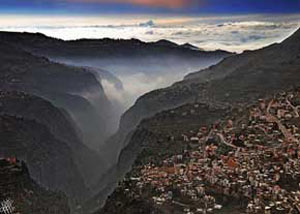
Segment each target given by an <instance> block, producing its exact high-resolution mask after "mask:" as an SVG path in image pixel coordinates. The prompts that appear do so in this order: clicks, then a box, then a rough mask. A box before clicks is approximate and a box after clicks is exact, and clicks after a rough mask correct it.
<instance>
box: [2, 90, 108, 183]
mask: <svg viewBox="0 0 300 214" xmlns="http://www.w3.org/2000/svg"><path fill="white" fill-rule="evenodd" d="M0 112H1V113H2V114H3V113H5V114H9V115H14V116H18V117H22V118H24V119H28V120H34V121H36V122H38V123H40V124H42V125H45V126H46V127H47V128H48V130H49V131H50V132H51V133H52V135H53V136H55V138H57V139H58V140H60V141H63V142H64V143H66V144H67V145H68V146H69V147H70V148H71V150H72V154H71V155H72V157H73V160H74V161H75V163H76V165H77V167H78V168H79V170H80V172H81V173H82V175H83V177H84V179H85V181H86V183H87V185H91V184H92V183H94V181H95V180H97V179H99V171H101V170H102V169H101V166H99V169H97V168H94V167H92V166H93V165H94V163H103V160H102V159H101V158H100V157H99V155H98V154H96V153H95V152H94V151H92V150H90V149H88V148H87V147H86V146H85V145H84V144H83V143H82V141H81V139H80V138H79V137H78V133H77V132H76V130H77V129H78V128H77V127H75V124H74V122H73V121H72V119H71V117H70V116H69V115H68V113H67V112H66V111H64V110H63V109H58V108H56V107H55V106H53V105H52V104H51V103H50V102H48V101H45V100H43V99H41V98H39V97H36V96H33V95H29V94H26V93H22V92H15V91H12V92H5V91H0Z"/></svg>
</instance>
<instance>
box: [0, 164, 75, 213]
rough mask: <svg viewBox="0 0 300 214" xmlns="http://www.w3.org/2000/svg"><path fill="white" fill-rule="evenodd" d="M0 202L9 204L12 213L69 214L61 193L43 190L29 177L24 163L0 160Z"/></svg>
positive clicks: (64, 197)
mask: <svg viewBox="0 0 300 214" xmlns="http://www.w3.org/2000/svg"><path fill="white" fill-rule="evenodd" d="M0 177H1V180H0V202H1V203H3V202H4V203H5V202H11V204H9V205H10V206H8V208H9V209H11V210H13V213H24V214H41V213H43V214H50V213H57V214H70V213H71V212H70V209H69V206H68V199H67V197H66V196H65V195H64V194H63V193H58V192H53V191H49V190H45V189H44V188H42V187H41V186H39V185H38V184H37V183H36V182H35V181H34V180H33V179H32V178H31V177H30V174H29V172H28V169H27V167H26V165H25V163H24V162H19V161H18V160H17V161H16V162H10V161H8V160H5V159H0Z"/></svg>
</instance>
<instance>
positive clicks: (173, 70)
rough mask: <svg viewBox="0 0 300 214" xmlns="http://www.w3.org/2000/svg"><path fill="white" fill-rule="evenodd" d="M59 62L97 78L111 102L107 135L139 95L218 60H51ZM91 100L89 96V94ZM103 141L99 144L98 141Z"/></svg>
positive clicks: (161, 86) (158, 58)
mask: <svg viewBox="0 0 300 214" xmlns="http://www.w3.org/2000/svg"><path fill="white" fill-rule="evenodd" d="M54 60H55V61H59V62H61V63H65V64H69V65H75V66H81V67H85V68H88V69H89V71H91V72H93V73H94V74H95V75H96V77H97V78H98V80H99V82H101V85H102V87H103V89H104V92H105V94H106V96H107V98H108V99H109V101H110V102H111V105H112V109H111V110H112V111H113V115H109V117H110V121H111V122H110V124H109V126H110V127H108V128H107V129H108V133H114V132H115V131H116V130H117V128H118V124H119V119H120V117H121V115H122V114H123V113H124V112H125V111H126V110H127V109H128V108H130V106H132V105H133V104H134V102H135V101H136V100H137V99H138V98H139V97H140V96H142V95H144V94H145V93H147V92H150V91H152V90H155V89H159V88H164V87H167V86H170V85H172V84H173V83H175V82H177V81H180V80H182V79H183V77H184V76H185V75H186V74H188V73H191V72H194V71H198V70H201V69H203V68H206V67H208V66H210V65H213V64H216V63H217V62H219V61H220V58H217V57H216V58H209V59H199V58H198V59H193V58H191V59H187V58H184V59H181V58H179V57H172V56H165V57H161V56H160V57H155V56H151V57H149V56H147V57H143V58H141V57H136V58H111V59H84V58H82V59H78V58H76V59H66V58H64V59H62V58H58V59H54ZM89 97H93V95H89ZM102 142H103V141H102Z"/></svg>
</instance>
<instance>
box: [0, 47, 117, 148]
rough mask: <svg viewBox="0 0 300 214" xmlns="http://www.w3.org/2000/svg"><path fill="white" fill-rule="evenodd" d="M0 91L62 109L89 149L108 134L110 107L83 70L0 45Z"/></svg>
mask: <svg viewBox="0 0 300 214" xmlns="http://www.w3.org/2000/svg"><path fill="white" fill-rule="evenodd" d="M0 88H1V89H3V90H18V91H26V92H28V93H32V94H36V95H38V96H41V97H43V98H46V99H48V100H50V101H51V102H52V103H53V104H54V105H56V106H58V107H62V108H64V109H65V110H67V111H68V112H69V114H70V115H71V116H72V118H73V119H74V120H75V122H76V123H77V125H78V126H79V127H80V130H81V131H82V134H83V138H84V142H85V143H86V144H87V145H88V146H89V147H91V148H95V147H96V148H98V146H99V144H100V143H101V140H103V139H104V138H105V137H107V136H108V134H109V127H108V126H109V124H110V118H109V117H107V115H110V114H111V113H110V103H109V101H108V100H107V98H106V96H105V94H104V91H103V88H102V86H101V85H100V83H99V82H98V81H97V79H96V78H95V76H94V75H93V74H92V73H90V72H88V71H87V70H86V69H84V68H76V67H72V66H66V65H62V64H58V63H52V62H50V61H49V60H47V59H46V58H41V57H36V56H33V55H32V54H30V53H27V52H25V51H22V50H21V49H20V48H14V46H12V45H8V44H7V43H1V44H0Z"/></svg>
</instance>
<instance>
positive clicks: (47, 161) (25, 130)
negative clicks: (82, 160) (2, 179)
mask: <svg viewBox="0 0 300 214" xmlns="http://www.w3.org/2000/svg"><path fill="white" fill-rule="evenodd" d="M0 136H1V139H0V145H1V150H0V152H1V154H0V155H1V156H2V157H17V158H18V159H21V160H24V161H26V162H27V163H28V168H29V171H30V172H31V175H32V177H33V178H34V179H35V180H36V181H38V182H39V183H40V184H42V185H43V186H45V187H47V188H50V189H52V190H60V191H64V192H65V193H66V194H67V195H68V196H70V197H71V198H73V199H75V200H83V199H84V198H85V197H86V196H87V195H88V193H89V192H88V190H87V188H86V186H85V184H84V181H83V179H82V176H81V174H80V172H79V170H78V169H77V167H76V165H75V164H74V160H73V157H72V150H71V149H70V147H69V146H68V145H67V144H66V143H64V142H63V141H60V140H58V139H56V138H55V137H54V136H53V135H52V134H51V132H49V130H48V129H47V127H46V126H44V125H42V124H39V123H37V122H36V121H33V120H27V119H24V118H21V117H15V116H9V115H5V114H4V115H1V116H0Z"/></svg>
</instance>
